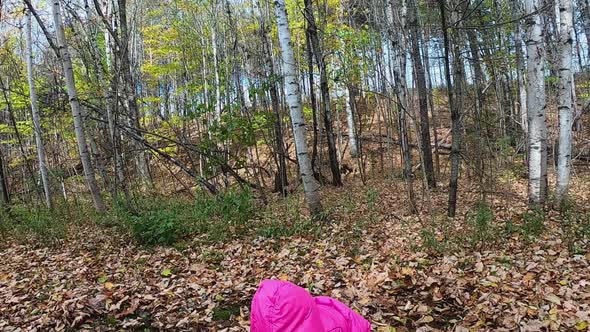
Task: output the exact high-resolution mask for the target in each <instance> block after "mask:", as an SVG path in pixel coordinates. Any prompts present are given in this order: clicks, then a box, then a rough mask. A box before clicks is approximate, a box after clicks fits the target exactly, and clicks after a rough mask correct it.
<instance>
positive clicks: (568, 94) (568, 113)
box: [555, 0, 573, 204]
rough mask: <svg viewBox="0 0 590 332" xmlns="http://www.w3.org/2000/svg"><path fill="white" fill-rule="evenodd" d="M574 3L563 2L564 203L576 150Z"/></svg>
mask: <svg viewBox="0 0 590 332" xmlns="http://www.w3.org/2000/svg"><path fill="white" fill-rule="evenodd" d="M572 10H573V6H572V0H559V17H560V20H559V21H560V23H559V25H560V26H559V44H560V51H561V56H560V58H561V59H560V60H561V61H560V65H559V107H558V108H559V144H558V147H559V149H558V154H557V188H556V193H555V197H556V199H557V203H558V204H559V203H561V202H562V201H563V199H564V198H565V197H566V196H567V192H568V188H569V182H570V169H571V146H572V122H573V121H572V120H573V116H572V113H573V100H572V90H573V87H572V83H573V82H572V79H573V76H572V44H573V35H572V27H573V16H572Z"/></svg>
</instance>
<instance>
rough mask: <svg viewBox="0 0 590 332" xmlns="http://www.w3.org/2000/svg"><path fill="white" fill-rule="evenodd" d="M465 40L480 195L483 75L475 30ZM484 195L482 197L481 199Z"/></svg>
mask: <svg viewBox="0 0 590 332" xmlns="http://www.w3.org/2000/svg"><path fill="white" fill-rule="evenodd" d="M467 39H468V40H469V49H470V51H471V59H472V62H473V72H474V76H475V95H476V98H475V149H474V150H475V151H474V152H475V159H476V165H477V178H478V180H479V187H480V191H481V193H484V192H485V188H483V186H484V185H483V182H484V181H483V180H484V176H485V163H484V159H485V154H484V150H483V147H484V140H483V136H482V130H481V124H482V113H483V109H484V107H485V95H484V92H483V84H484V74H483V69H482V67H481V61H480V57H479V46H478V43H477V34H476V32H475V30H467ZM483 196H484V195H482V198H484V197H483Z"/></svg>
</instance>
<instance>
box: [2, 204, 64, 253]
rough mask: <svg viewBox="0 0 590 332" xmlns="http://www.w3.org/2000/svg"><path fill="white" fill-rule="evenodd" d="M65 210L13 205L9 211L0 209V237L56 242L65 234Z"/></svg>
mask: <svg viewBox="0 0 590 332" xmlns="http://www.w3.org/2000/svg"><path fill="white" fill-rule="evenodd" d="M65 212H66V211H65V210H64V209H63V208H61V207H56V208H55V209H54V210H49V209H46V208H43V207H38V208H28V207H19V206H13V207H12V209H11V210H10V211H5V210H0V237H2V238H14V239H16V240H19V241H28V240H33V241H34V242H35V243H37V242H39V243H42V244H46V245H53V244H56V243H57V242H58V241H59V240H61V239H63V238H64V237H65V236H66V230H67V227H66V226H67V222H68V220H69V219H70V218H69V216H68V215H67V214H66V213H65Z"/></svg>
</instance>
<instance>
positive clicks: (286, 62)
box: [274, 0, 322, 217]
mask: <svg viewBox="0 0 590 332" xmlns="http://www.w3.org/2000/svg"><path fill="white" fill-rule="evenodd" d="M274 4H275V15H276V20H277V29H278V33H279V43H280V46H281V52H282V58H283V74H284V76H285V93H286V99H287V105H288V106H289V111H290V113H291V123H292V126H293V136H294V138H295V148H296V150H297V159H298V161H299V174H300V175H301V178H302V180H303V190H304V191H305V198H306V200H307V204H308V206H309V209H310V212H311V214H312V215H313V216H314V217H320V214H321V213H322V205H321V201H320V192H319V190H320V187H319V184H318V183H317V182H316V180H315V178H314V176H313V170H312V168H311V161H310V159H309V154H308V152H307V138H306V130H305V120H304V118H303V106H302V104H301V90H300V87H299V75H298V72H297V67H296V66H295V54H294V52H293V44H292V42H291V31H290V29H289V20H288V17H287V9H286V8H285V0H275V1H274Z"/></svg>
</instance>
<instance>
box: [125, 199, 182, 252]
mask: <svg viewBox="0 0 590 332" xmlns="http://www.w3.org/2000/svg"><path fill="white" fill-rule="evenodd" d="M145 203H146V205H145V206H143V207H142V210H141V212H140V213H138V214H137V215H130V216H129V221H130V222H131V229H132V231H133V236H134V237H135V238H136V239H137V240H138V242H140V243H141V244H144V245H148V246H153V245H171V244H174V243H175V242H176V241H178V239H179V238H180V237H182V236H183V235H184V232H185V230H186V224H187V220H186V214H185V212H184V211H183V210H184V206H183V205H182V204H178V203H177V204H169V205H168V206H164V207H163V206H161V205H159V204H157V203H162V202H161V201H160V200H153V199H148V200H146V201H145ZM153 203H156V204H153Z"/></svg>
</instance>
